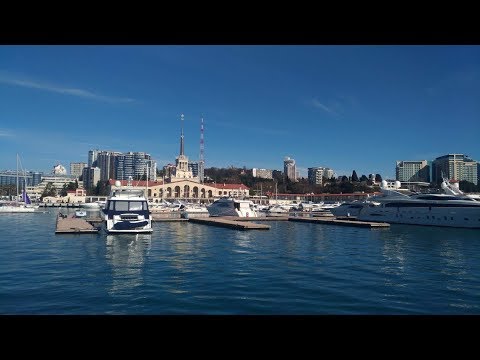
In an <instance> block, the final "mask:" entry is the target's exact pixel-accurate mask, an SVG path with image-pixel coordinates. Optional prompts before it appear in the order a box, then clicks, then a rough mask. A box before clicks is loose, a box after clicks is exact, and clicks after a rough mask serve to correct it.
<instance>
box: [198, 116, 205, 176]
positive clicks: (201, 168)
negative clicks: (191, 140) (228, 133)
mask: <svg viewBox="0 0 480 360" xmlns="http://www.w3.org/2000/svg"><path fill="white" fill-rule="evenodd" d="M203 151H204V143H203V117H202V121H201V124H200V161H199V164H198V176H199V178H200V183H201V184H203V181H204V169H205V158H204V154H203Z"/></svg>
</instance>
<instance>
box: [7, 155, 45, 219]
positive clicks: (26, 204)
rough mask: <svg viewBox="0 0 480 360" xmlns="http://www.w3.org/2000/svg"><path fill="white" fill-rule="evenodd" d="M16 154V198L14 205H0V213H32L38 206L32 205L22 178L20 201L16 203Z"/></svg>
mask: <svg viewBox="0 0 480 360" xmlns="http://www.w3.org/2000/svg"><path fill="white" fill-rule="evenodd" d="M18 161H19V159H18V154H17V196H16V197H15V202H14V203H8V204H2V205H0V213H32V212H35V211H36V210H37V209H38V205H32V202H31V201H30V198H29V196H28V195H27V192H26V191H25V188H26V187H27V186H26V185H27V183H26V180H25V177H24V178H23V181H24V182H23V190H22V195H21V196H22V201H18V199H19V197H20V196H19V195H18V190H19V189H18V179H19V177H18Z"/></svg>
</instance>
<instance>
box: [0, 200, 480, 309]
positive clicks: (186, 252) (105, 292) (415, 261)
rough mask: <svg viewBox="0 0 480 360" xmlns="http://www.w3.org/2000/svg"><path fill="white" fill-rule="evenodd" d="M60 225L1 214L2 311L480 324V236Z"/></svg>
mask: <svg viewBox="0 0 480 360" xmlns="http://www.w3.org/2000/svg"><path fill="white" fill-rule="evenodd" d="M62 211H65V210H64V209H62ZM55 215H56V212H55V211H54V210H53V211H51V212H50V213H45V214H22V215H20V216H19V215H14V214H2V215H1V216H0V227H1V228H2V242H0V313H2V314H480V304H479V303H478V295H479V293H480V280H479V279H480V264H479V262H478V261H476V259H477V258H478V257H479V255H480V243H479V242H478V237H479V233H480V232H479V231H478V230H461V229H441V228H428V227H416V226H407V225H392V226H391V228H390V229H384V230H378V231H376V230H373V231H372V230H368V229H362V228H350V227H336V226H330V225H317V224H304V223H293V222H280V221H279V222H272V223H271V224H270V225H271V229H270V230H268V231H235V230H231V229H225V228H217V227H208V226H204V225H197V224H191V223H183V222H182V223H155V224H154V232H153V234H150V235H115V236H112V235H109V236H106V235H104V234H93V235H92V234H89V235H86V234H85V235H55V234H54V227H55Z"/></svg>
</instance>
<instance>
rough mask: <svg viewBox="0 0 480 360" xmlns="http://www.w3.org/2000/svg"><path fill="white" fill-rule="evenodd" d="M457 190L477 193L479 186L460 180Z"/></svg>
mask: <svg viewBox="0 0 480 360" xmlns="http://www.w3.org/2000/svg"><path fill="white" fill-rule="evenodd" d="M458 185H459V188H460V190H462V191H464V192H467V193H469V192H476V191H478V188H479V186H477V185H475V184H474V183H471V182H469V181H466V180H461V181H460V182H459V183H458Z"/></svg>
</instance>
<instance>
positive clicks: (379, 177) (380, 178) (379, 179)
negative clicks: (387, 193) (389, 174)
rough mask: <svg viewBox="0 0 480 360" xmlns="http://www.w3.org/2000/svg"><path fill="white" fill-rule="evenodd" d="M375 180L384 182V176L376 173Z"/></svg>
mask: <svg viewBox="0 0 480 360" xmlns="http://www.w3.org/2000/svg"><path fill="white" fill-rule="evenodd" d="M375 182H382V177H381V176H380V174H375Z"/></svg>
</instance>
